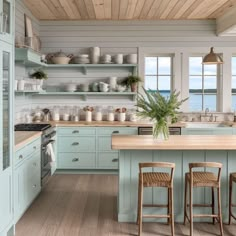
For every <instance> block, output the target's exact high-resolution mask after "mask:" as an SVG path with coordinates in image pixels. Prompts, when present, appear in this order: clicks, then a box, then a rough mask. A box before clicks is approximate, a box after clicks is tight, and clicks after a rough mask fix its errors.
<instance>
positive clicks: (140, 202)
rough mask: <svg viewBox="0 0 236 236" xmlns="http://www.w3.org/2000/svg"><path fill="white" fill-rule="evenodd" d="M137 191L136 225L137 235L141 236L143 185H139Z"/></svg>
mask: <svg viewBox="0 0 236 236" xmlns="http://www.w3.org/2000/svg"><path fill="white" fill-rule="evenodd" d="M139 189H140V191H139V197H140V201H139V227H138V235H139V236H141V234H142V215H143V185H142V184H141V185H140V188H139Z"/></svg>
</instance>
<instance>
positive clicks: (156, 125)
mask: <svg viewBox="0 0 236 236" xmlns="http://www.w3.org/2000/svg"><path fill="white" fill-rule="evenodd" d="M152 135H153V138H154V139H157V140H167V139H168V138H169V128H168V122H167V119H166V118H161V119H159V120H154V121H153V129H152Z"/></svg>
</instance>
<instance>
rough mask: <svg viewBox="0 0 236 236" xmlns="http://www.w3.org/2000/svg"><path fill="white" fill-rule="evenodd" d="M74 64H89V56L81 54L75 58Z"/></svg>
mask: <svg viewBox="0 0 236 236" xmlns="http://www.w3.org/2000/svg"><path fill="white" fill-rule="evenodd" d="M74 63H77V64H88V63H90V60H89V55H88V54H81V55H79V56H78V57H75V58H74Z"/></svg>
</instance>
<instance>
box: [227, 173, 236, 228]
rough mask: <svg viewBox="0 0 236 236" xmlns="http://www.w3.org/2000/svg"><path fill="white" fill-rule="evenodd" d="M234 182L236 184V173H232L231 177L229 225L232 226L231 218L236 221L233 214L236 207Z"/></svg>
mask: <svg viewBox="0 0 236 236" xmlns="http://www.w3.org/2000/svg"><path fill="white" fill-rule="evenodd" d="M233 182H234V183H236V173H231V174H230V176H229V224H231V217H233V218H234V219H235V220H236V216H235V215H234V214H233V207H236V204H234V203H233V202H232V194H233Z"/></svg>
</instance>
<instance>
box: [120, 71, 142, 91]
mask: <svg viewBox="0 0 236 236" xmlns="http://www.w3.org/2000/svg"><path fill="white" fill-rule="evenodd" d="M141 81H142V79H141V77H139V76H138V75H129V76H127V77H125V79H124V80H123V81H122V82H121V84H122V85H126V86H127V87H130V88H131V92H136V91H137V85H138V83H139V82H141Z"/></svg>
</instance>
